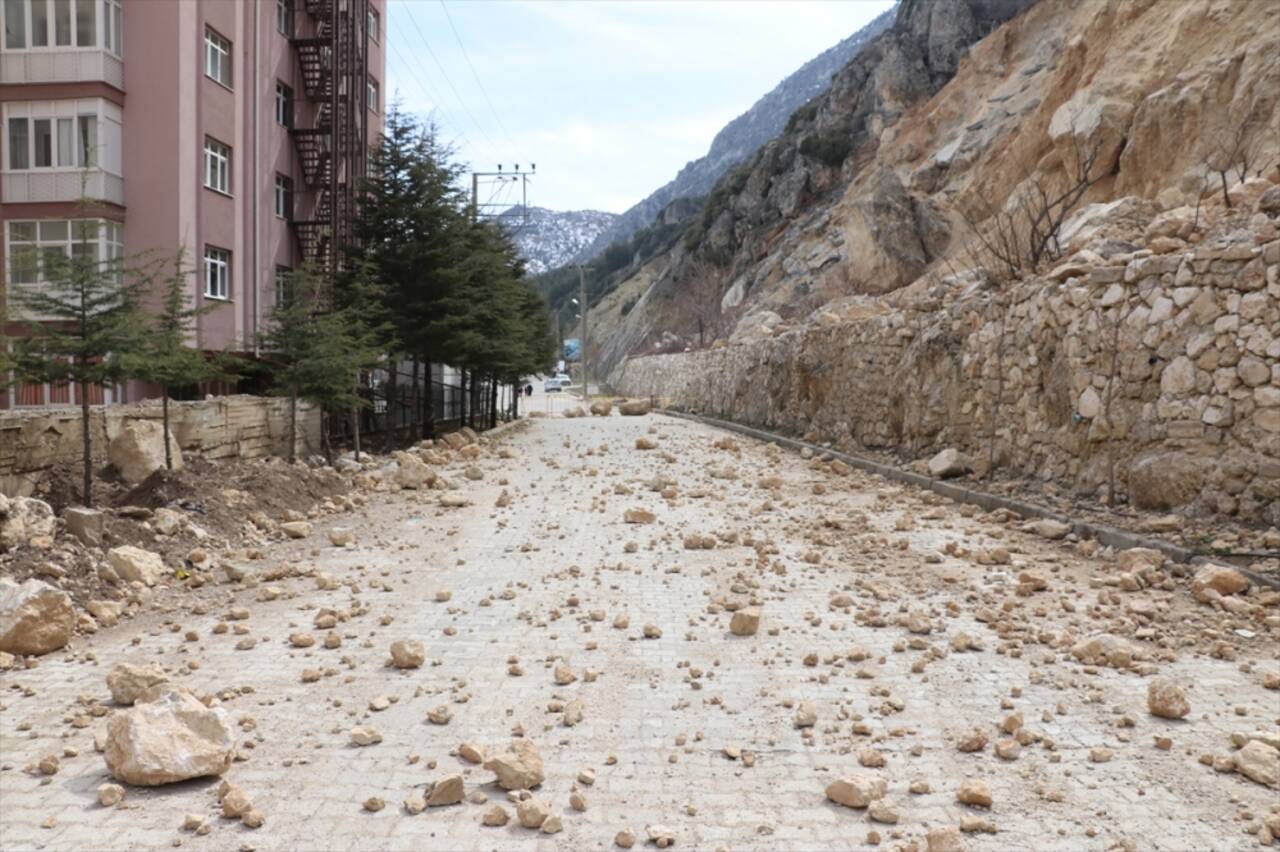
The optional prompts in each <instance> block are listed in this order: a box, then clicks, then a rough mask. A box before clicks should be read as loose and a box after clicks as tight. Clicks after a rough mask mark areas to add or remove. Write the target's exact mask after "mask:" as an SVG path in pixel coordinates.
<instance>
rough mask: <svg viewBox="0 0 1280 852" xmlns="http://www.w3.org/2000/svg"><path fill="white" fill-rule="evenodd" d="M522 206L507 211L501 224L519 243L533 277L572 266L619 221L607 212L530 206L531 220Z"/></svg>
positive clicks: (521, 254) (517, 246)
mask: <svg viewBox="0 0 1280 852" xmlns="http://www.w3.org/2000/svg"><path fill="white" fill-rule="evenodd" d="M521 212H522V211H521V208H520V207H511V208H509V209H507V210H506V211H505V212H504V213H503V214H502V216H501V217H500V221H502V223H503V225H504V226H506V228H507V229H508V231H509V232H510V233H511V235H512V239H513V240H514V241H515V244H516V248H517V249H519V250H520V256H521V257H523V258H524V259H525V261H526V264H527V267H528V271H529V273H530V274H531V275H538V274H540V273H543V272H546V271H547V270H549V269H555V268H557V267H560V266H564V265H565V264H568V263H572V262H573V261H574V258H576V257H577V256H578V255H579V254H580V253H581V252H582V250H583V248H584V247H586V246H588V245H590V244H591V243H592V242H593V241H595V239H596V238H597V237H599V236H600V234H601V233H603V232H604V231H606V230H607V229H608V228H609V227H610V226H611V225H612V224H613V223H614V222H615V221H616V220H617V218H618V216H617V214H616V213H606V212H604V211H603V210H568V211H557V210H548V209H547V208H545V207H530V208H529V215H528V219H527V221H526V220H525V219H524V217H523V216H522V215H521Z"/></svg>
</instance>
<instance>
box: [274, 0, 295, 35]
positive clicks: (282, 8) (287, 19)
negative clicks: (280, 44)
mask: <svg viewBox="0 0 1280 852" xmlns="http://www.w3.org/2000/svg"><path fill="white" fill-rule="evenodd" d="M276 30H277V31H278V32H279V33H280V34H281V35H285V36H292V35H293V0H276Z"/></svg>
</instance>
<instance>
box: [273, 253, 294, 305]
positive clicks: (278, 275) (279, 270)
mask: <svg viewBox="0 0 1280 852" xmlns="http://www.w3.org/2000/svg"><path fill="white" fill-rule="evenodd" d="M292 274H293V267H290V266H285V265H284V264H283V263H277V264H276V271H275V285H276V301H275V303H276V304H277V305H281V304H284V300H285V296H286V293H285V284H286V283H288V281H289V276H290V275H292Z"/></svg>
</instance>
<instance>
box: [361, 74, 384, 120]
mask: <svg viewBox="0 0 1280 852" xmlns="http://www.w3.org/2000/svg"><path fill="white" fill-rule="evenodd" d="M365 98H366V99H367V100H368V101H369V103H368V107H369V110H370V112H381V111H382V109H381V106H382V87H381V86H379V85H378V81H377V80H375V79H373V78H372V77H369V78H368V79H367V80H366V81H365Z"/></svg>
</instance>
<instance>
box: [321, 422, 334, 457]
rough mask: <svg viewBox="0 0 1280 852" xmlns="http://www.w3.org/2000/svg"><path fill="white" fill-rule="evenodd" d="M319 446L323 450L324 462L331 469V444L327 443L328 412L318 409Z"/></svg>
mask: <svg viewBox="0 0 1280 852" xmlns="http://www.w3.org/2000/svg"><path fill="white" fill-rule="evenodd" d="M320 446H321V447H323V448H324V460H325V463H326V464H328V465H329V466H330V467H333V444H332V443H331V442H330V441H329V412H328V411H325V410H324V409H323V408H322V409H320Z"/></svg>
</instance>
